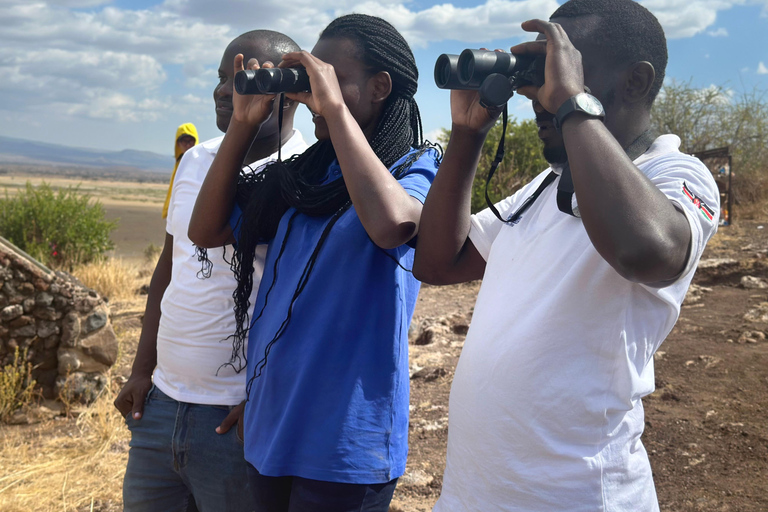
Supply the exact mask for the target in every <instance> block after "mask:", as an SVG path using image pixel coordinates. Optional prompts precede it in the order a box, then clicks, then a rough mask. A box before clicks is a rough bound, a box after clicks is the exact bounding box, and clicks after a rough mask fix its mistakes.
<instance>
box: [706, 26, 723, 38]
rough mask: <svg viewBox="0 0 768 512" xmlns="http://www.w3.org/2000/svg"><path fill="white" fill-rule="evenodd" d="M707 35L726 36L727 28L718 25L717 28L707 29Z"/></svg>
mask: <svg viewBox="0 0 768 512" xmlns="http://www.w3.org/2000/svg"><path fill="white" fill-rule="evenodd" d="M707 35H708V36H712V37H728V30H727V29H725V28H723V27H720V28H718V29H717V30H709V31H708V32H707Z"/></svg>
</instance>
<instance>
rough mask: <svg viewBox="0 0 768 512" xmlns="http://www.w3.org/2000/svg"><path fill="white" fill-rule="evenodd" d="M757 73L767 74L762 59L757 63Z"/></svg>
mask: <svg viewBox="0 0 768 512" xmlns="http://www.w3.org/2000/svg"><path fill="white" fill-rule="evenodd" d="M757 74H758V75H768V67H765V64H763V62H762V61H760V62H759V63H758V64H757Z"/></svg>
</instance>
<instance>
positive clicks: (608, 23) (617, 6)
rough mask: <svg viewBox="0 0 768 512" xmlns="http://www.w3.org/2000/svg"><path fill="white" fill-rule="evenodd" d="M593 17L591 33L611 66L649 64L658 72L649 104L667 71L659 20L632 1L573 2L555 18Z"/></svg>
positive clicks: (588, 0)
mask: <svg viewBox="0 0 768 512" xmlns="http://www.w3.org/2000/svg"><path fill="white" fill-rule="evenodd" d="M590 15H594V16H596V17H597V18H598V22H597V29H596V30H595V31H594V32H593V33H592V34H591V36H592V40H591V42H593V43H594V44H595V45H597V46H598V47H600V48H602V49H603V51H604V52H605V53H604V55H605V56H606V57H607V58H608V59H610V60H611V62H612V63H614V64H617V65H621V64H625V65H629V64H632V63H635V62H639V61H648V62H650V63H651V64H652V65H653V69H654V70H655V71H656V78H655V79H654V81H653V85H652V86H651V90H650V91H649V93H648V104H649V105H651V104H653V100H654V99H656V96H657V95H658V94H659V91H660V90H661V86H662V84H663V83H664V74H665V71H666V69H667V38H666V37H665V36H664V29H662V28H661V24H660V23H659V20H658V19H656V16H654V15H653V14H652V13H651V11H649V10H648V9H646V8H645V7H643V6H642V5H640V4H639V3H637V2H634V1H633V0H570V1H568V2H566V3H564V4H563V5H561V6H560V7H559V8H558V9H557V10H556V11H555V12H554V13H552V16H550V19H552V18H579V17H581V16H590Z"/></svg>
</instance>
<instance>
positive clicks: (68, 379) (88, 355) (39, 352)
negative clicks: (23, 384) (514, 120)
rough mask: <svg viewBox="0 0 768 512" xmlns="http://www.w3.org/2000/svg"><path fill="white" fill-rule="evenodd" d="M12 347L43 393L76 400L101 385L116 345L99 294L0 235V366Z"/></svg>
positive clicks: (89, 398)
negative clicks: (46, 264)
mask: <svg viewBox="0 0 768 512" xmlns="http://www.w3.org/2000/svg"><path fill="white" fill-rule="evenodd" d="M17 348H18V350H19V355H20V356H21V355H22V354H26V359H27V361H29V362H30V363H31V364H32V365H33V370H32V376H33V378H34V379H35V380H36V381H37V383H38V386H39V388H40V390H41V391H42V393H43V396H44V397H46V398H57V397H60V396H66V398H67V399H68V400H77V401H81V402H90V401H92V400H93V399H95V397H96V396H97V395H98V393H99V392H100V391H101V390H102V389H103V387H104V385H105V383H106V379H105V376H104V374H105V373H106V371H107V370H108V369H109V368H110V367H111V366H112V365H113V364H114V363H115V361H116V360H117V350H118V347H117V338H116V336H115V332H114V330H113V329H112V326H111V324H110V321H109V309H108V308H107V305H106V302H105V301H104V299H102V298H101V297H99V295H98V294H97V293H96V292H95V291H93V290H91V289H89V288H86V287H85V286H83V285H82V284H81V283H80V282H79V281H77V279H75V278H74V277H72V276H70V275H69V274H66V273H64V272H53V271H51V270H50V269H48V268H46V267H44V266H43V265H41V264H40V263H38V262H36V261H35V260H33V259H32V258H31V257H30V256H28V255H27V254H25V253H24V252H22V251H21V250H19V249H18V248H16V247H15V246H14V245H13V244H11V243H10V242H8V241H6V240H4V239H1V238H0V363H1V364H0V366H3V367H5V366H6V365H8V364H11V363H12V362H13V358H14V353H15V351H16V349H17Z"/></svg>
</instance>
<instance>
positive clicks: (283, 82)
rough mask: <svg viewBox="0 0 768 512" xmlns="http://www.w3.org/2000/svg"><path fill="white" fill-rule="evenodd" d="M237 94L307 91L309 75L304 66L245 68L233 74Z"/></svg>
mask: <svg viewBox="0 0 768 512" xmlns="http://www.w3.org/2000/svg"><path fill="white" fill-rule="evenodd" d="M235 90H236V91H237V93H238V94H279V93H281V92H303V91H309V75H308V74H307V70H306V69H304V68H261V69H245V70H243V71H238V72H237V74H235Z"/></svg>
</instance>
